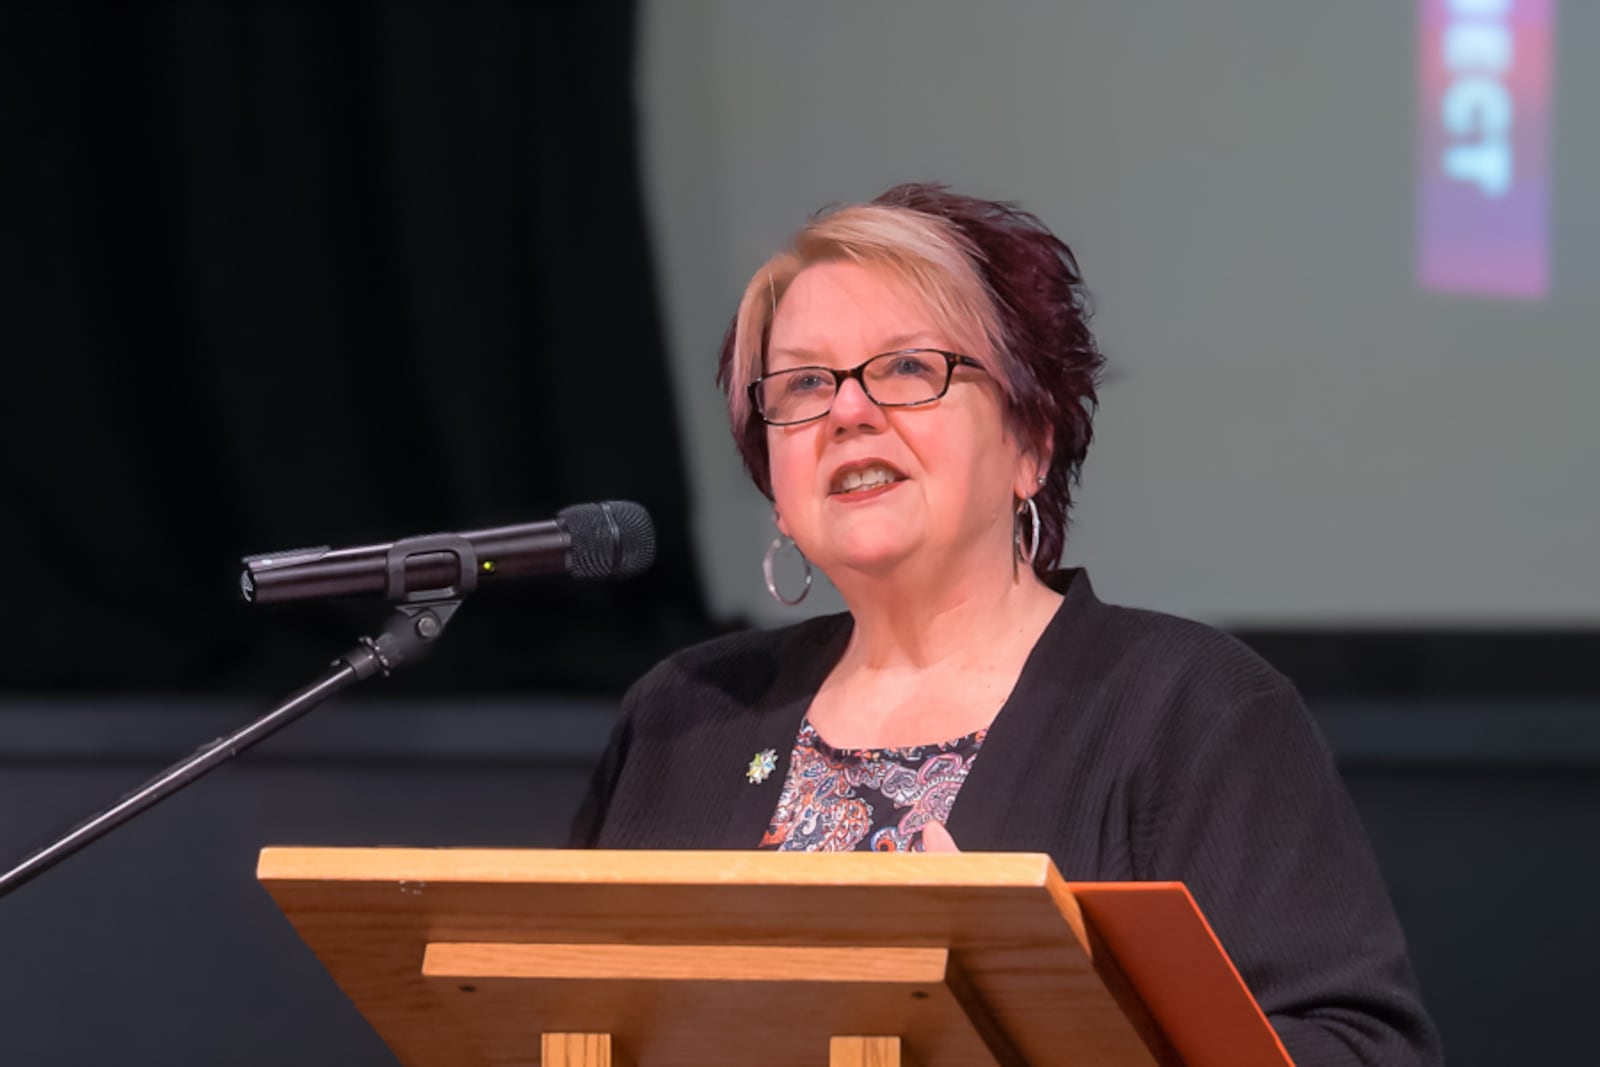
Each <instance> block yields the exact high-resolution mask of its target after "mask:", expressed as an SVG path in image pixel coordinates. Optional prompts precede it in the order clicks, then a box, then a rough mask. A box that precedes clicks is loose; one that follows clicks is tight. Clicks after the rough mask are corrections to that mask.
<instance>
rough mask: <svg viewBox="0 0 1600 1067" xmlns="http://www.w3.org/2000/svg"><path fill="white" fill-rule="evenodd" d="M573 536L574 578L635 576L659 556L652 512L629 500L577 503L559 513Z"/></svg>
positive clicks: (572, 562)
mask: <svg viewBox="0 0 1600 1067" xmlns="http://www.w3.org/2000/svg"><path fill="white" fill-rule="evenodd" d="M556 518H558V519H560V520H561V525H562V526H563V528H565V529H566V531H567V536H568V537H570V538H571V541H572V544H571V548H570V549H569V550H568V559H569V560H570V562H571V567H572V576H573V577H574V578H632V577H633V576H634V575H636V574H642V573H644V572H645V571H646V570H649V568H650V564H652V563H654V562H655V559H656V528H655V524H654V523H653V522H651V521H650V513H649V512H648V511H646V510H645V509H644V508H642V507H640V506H639V505H638V504H635V503H633V502H632V501H629V500H607V501H605V502H604V503H600V504H574V505H573V506H572V507H570V508H563V509H562V510H561V511H558V512H557V513H556Z"/></svg>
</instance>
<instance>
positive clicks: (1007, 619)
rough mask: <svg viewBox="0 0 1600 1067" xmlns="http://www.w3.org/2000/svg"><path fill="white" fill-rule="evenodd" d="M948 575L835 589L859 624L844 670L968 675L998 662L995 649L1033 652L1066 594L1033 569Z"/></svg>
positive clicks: (854, 582) (859, 581)
mask: <svg viewBox="0 0 1600 1067" xmlns="http://www.w3.org/2000/svg"><path fill="white" fill-rule="evenodd" d="M988 570H989V572H988V573H985V572H983V571H973V570H967V571H964V572H963V573H962V575H961V577H960V578H951V577H949V576H948V575H946V576H943V577H940V576H928V577H926V578H921V577H914V576H911V577H908V576H904V575H897V576H890V577H885V578H872V577H866V576H849V577H848V578H847V579H846V580H845V581H844V582H836V584H838V585H839V591H840V593H841V595H842V596H843V597H844V601H845V604H846V606H847V607H849V609H850V614H851V615H852V616H853V618H854V620H855V626H854V630H853V632H852V634H851V638H850V644H849V646H848V647H847V648H846V649H845V652H844V655H843V657H842V658H841V660H840V663H839V668H840V669H842V670H846V671H850V672H855V671H863V672H872V673H876V672H895V671H900V670H914V671H926V670H929V669H934V668H939V667H954V668H958V669H959V668H962V667H964V666H966V665H967V664H982V663H984V662H987V661H990V660H991V659H992V658H993V653H994V651H995V650H996V649H997V647H1004V646H1007V645H1010V644H1011V643H1012V642H1015V641H1019V640H1021V641H1026V642H1027V644H1028V647H1030V648H1031V647H1032V644H1033V642H1034V641H1036V640H1037V639H1038V636H1039V634H1040V633H1041V632H1043V630H1044V627H1045V625H1046V624H1048V622H1049V620H1050V618H1051V616H1053V615H1054V614H1055V611H1056V608H1057V607H1059V606H1060V604H1061V594H1059V593H1057V592H1056V591H1055V590H1053V589H1051V588H1050V587H1049V586H1047V585H1045V584H1044V582H1043V581H1041V580H1040V579H1039V577H1038V576H1037V575H1036V574H1035V573H1034V572H1033V569H1032V568H1031V567H1027V566H1019V567H1017V568H1016V569H1015V572H1013V568H1012V566H1011V564H1010V561H1007V562H1006V564H1005V566H1004V567H1003V568H999V567H990V568H989V569H988Z"/></svg>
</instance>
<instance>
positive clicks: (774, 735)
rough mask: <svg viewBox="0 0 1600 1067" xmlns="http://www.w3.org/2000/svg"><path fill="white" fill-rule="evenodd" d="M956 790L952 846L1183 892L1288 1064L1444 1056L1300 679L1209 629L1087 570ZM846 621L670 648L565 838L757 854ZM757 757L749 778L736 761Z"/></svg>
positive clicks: (632, 704)
mask: <svg viewBox="0 0 1600 1067" xmlns="http://www.w3.org/2000/svg"><path fill="white" fill-rule="evenodd" d="M1053 584H1056V585H1057V587H1058V588H1063V589H1064V591H1065V599H1064V600H1063V603H1062V605H1061V607H1060V609H1059V610H1058V611H1057V613H1056V615H1055V617H1054V618H1053V619H1052V620H1051V622H1050V624H1049V626H1048V627H1047V628H1046V629H1045V631H1044V633H1043V634H1042V635H1041V636H1040V638H1039V641H1038V644H1037V645H1035V647H1034V649H1033V652H1032V653H1031V655H1030V656H1029V657H1028V661H1027V663H1026V664H1025V665H1024V667H1023V670H1022V674H1021V676H1020V677H1019V678H1018V679H1017V685H1016V688H1015V689H1014V690H1013V691H1012V693H1011V696H1010V698H1009V699H1008V700H1007V701H1006V703H1005V706H1004V707H1003V708H1002V709H1001V710H1000V713H999V714H998V715H997V716H996V718H995V720H994V724H993V725H992V726H991V728H990V730H989V734H988V736H987V738H986V739H985V741H984V745H983V749H982V751H981V752H980V753H979V755H978V758H977V759H976V760H975V761H974V763H973V766H972V770H971V772H970V773H969V774H968V777H967V779H966V782H965V784H963V786H962V788H961V792H960V793H959V794H958V795H957V797H956V802H955V807H954V809H953V810H952V812H951V815H950V821H949V824H948V828H949V830H950V833H951V836H953V837H954V838H955V841H956V843H957V844H958V845H959V846H960V847H961V848H963V849H969V850H983V851H1014V852H1047V853H1049V854H1050V856H1051V857H1052V858H1053V859H1054V860H1055V863H1056V866H1057V867H1058V868H1060V870H1061V874H1062V875H1063V877H1065V878H1066V879H1067V880H1068V881H1083V882H1089V881H1147V880H1148V881H1181V882H1184V883H1185V884H1187V886H1188V887H1189V891H1190V892H1191V893H1192V894H1193V895H1194V898H1195V900H1196V901H1197V902H1198V903H1199V905H1200V908H1201V910H1202V911H1204V913H1205V915H1206V917H1207V919H1208V920H1210V922H1211V925H1212V927H1213V928H1214V929H1215V931H1216V934H1217V936H1218V938H1220V940H1221V941H1222V944H1223V945H1224V946H1225V947H1226V948H1227V950H1228V953H1229V955H1231V956H1232V958H1233V961H1234V963H1235V965H1236V966H1237V967H1238V969H1239V972H1240V974H1242V975H1243V976H1244V979H1245V981H1246V983H1247V984H1248V985H1249V987H1250V990H1251V992H1252V993H1253V994H1254V995H1255V997H1256V999H1257V1001H1258V1002H1259V1003H1260V1004H1261V1008H1262V1010H1263V1011H1264V1012H1266V1014H1267V1017H1268V1019H1269V1021H1270V1022H1271V1023H1272V1026H1273V1027H1274V1029H1276V1030H1277V1032H1278V1035H1279V1037H1280V1038H1281V1039H1282V1040H1283V1043H1284V1046H1285V1047H1286V1048H1287V1049H1288V1050H1289V1053H1290V1055H1291V1056H1293V1057H1294V1060H1295V1063H1296V1064H1297V1065H1299V1067H1320V1065H1327V1067H1333V1065H1351V1064H1367V1065H1380V1064H1381V1065H1391V1064H1392V1065H1402V1064H1404V1065H1411V1064H1435V1063H1438V1062H1440V1052H1439V1046H1438V1039H1437V1035H1436V1034H1435V1032H1434V1030H1433V1027H1432V1024H1431V1023H1430V1022H1429V1020H1428V1017H1427V1014H1426V1013H1425V1012H1424V1010H1423V1008H1422V1004H1421V1001H1420V999H1419V997H1418V993H1417V987H1416V980H1415V978H1414V977H1413V975H1412V971H1411V966H1410V963H1409V961H1408V960H1407V958H1406V950H1405V941H1404V938H1403V936H1402V935H1401V932H1400V927H1399V924H1398V923H1397V922H1396V920H1395V917H1394V913H1393V910H1392V908H1391V906H1390V903H1389V899H1388V894H1387V892H1386V890H1385V889H1384V885H1383V881H1382V877H1381V876H1380V874H1379V872H1378V868H1377V864H1376V862H1375V860H1374V859H1373V856H1372V853H1371V850H1370V848H1369V846H1368V844H1367V841H1366V838H1365V835H1364V833H1363V831H1362V829H1361V825H1360V822H1359V820H1358V819H1357V816H1356V813H1355V809H1354V808H1353V806H1352V805H1351V803H1350V800H1349V797H1348V796H1347V794H1346V793H1345V790H1344V787H1343V785H1342V783H1341V782H1340V780H1339V776H1338V772H1337V771H1336V770H1335V768H1334V766H1333V761H1332V759H1331V758H1330V756H1329V754H1328V751H1327V748H1326V746H1325V745H1324V744H1323V742H1322V739H1321V737H1320V736H1319V735H1318V733H1317V731H1316V727H1315V725H1314V724H1313V723H1312V721H1311V717H1310V715H1309V714H1308V713H1307V712H1306V710H1305V707H1304V705H1303V704H1302V703H1301V701H1300V698H1299V696H1298V695H1297V694H1296V693H1295V691H1294V688H1293V686H1291V685H1290V683H1289V682H1288V681H1287V680H1286V679H1284V678H1283V677H1282V676H1281V675H1279V674H1278V673H1276V672H1275V671H1273V670H1272V668H1270V667H1269V666H1267V664H1266V663H1264V662H1263V661H1262V660H1261V659H1259V658H1258V657H1257V656H1256V655H1255V654H1254V653H1252V652H1250V651H1249V650H1248V649H1247V648H1245V647H1244V646H1243V645H1241V644H1240V643H1238V642H1237V641H1235V640H1234V639H1232V638H1231V637H1228V636H1227V635H1225V634H1222V633H1219V632H1218V631H1216V630H1212V629H1210V628H1208V627H1205V626H1202V625H1200V624H1198V623H1194V622H1188V621H1185V620H1182V619H1176V618H1172V617H1170V616H1166V615H1159V614H1156V613H1154V612H1147V611H1137V610H1133V609H1128V608H1120V607H1113V606H1110V605H1106V604H1102V603H1101V602H1100V601H1099V600H1097V599H1096V598H1095V595H1094V591H1093V589H1092V588H1091V587H1090V585H1089V579H1088V576H1087V575H1085V574H1083V573H1082V572H1081V571H1080V572H1071V571H1069V572H1063V573H1062V574H1060V575H1058V576H1057V582H1055V583H1053ZM851 626H852V621H851V619H850V617H849V616H848V615H835V616H830V617H827V618H820V619H812V620H810V621H807V622H803V623H800V624H798V625H795V626H790V627H787V628H785V629H781V630H776V631H768V632H761V631H752V632H746V633H740V634H735V635H733V636H731V637H726V638H722V639H719V640H716V641H712V642H709V643H707V644H704V645H700V646H697V647H695V648H691V649H688V650H686V651H684V652H680V653H678V654H677V655H675V656H672V657H671V658H669V659H667V660H666V661H664V662H662V663H661V664H659V665H658V666H657V667H655V669H653V670H652V671H650V673H648V674H647V675H645V676H644V678H642V679H640V680H639V682H638V683H636V684H635V685H634V686H633V688H632V689H630V690H629V692H628V694H627V696H626V697H624V699H623V714H622V717H621V719H620V720H619V721H618V723H617V727H616V730H615V731H614V733H613V735H612V739H611V744H610V746H609V747H608V749H607V751H606V754H605V757H604V759H603V760H602V762H601V765H600V767H599V769H598V770H597V771H596V774H595V778H594V782H593V784H592V785H591V787H590V791H589V794H588V796H587V797H586V798H585V801H584V803H583V806H582V808H581V809H580V810H579V813H578V818H577V822H576V824H575V826H574V829H573V843H574V844H575V845H580V846H595V847H602V848H731V849H740V848H753V847H755V845H756V843H757V842H758V841H760V839H761V836H762V834H763V833H764V832H765V830H766V829H767V825H768V823H769V821H770V819H771V818H772V814H773V809H774V808H775V807H776V806H777V801H778V793H779V791H780V790H781V789H782V786H783V782H784V779H785V776H786V775H787V773H788V768H789V755H790V752H791V750H792V748H793V745H794V741H795V733H796V731H797V730H798V729H799V726H800V722H801V719H802V717H803V716H804V714H805V712H806V709H807V707H808V706H809V705H810V702H811V699H812V697H813V696H814V695H815V694H816V692H817V689H818V688H819V687H820V686H821V684H822V681H823V679H824V678H825V677H826V676H827V674H828V672H829V671H830V670H831V669H832V668H833V666H834V665H835V664H836V663H837V662H838V660H839V657H840V655H841V654H842V652H843V651H844V647H845V643H846V642H847V641H848V639H849V636H850V630H851ZM766 749H772V750H773V751H774V752H776V753H777V756H778V764H777V768H776V769H775V770H774V771H773V773H772V775H771V776H770V777H768V778H767V779H766V780H765V781H764V782H762V783H761V784H759V785H755V784H751V783H750V782H749V781H748V780H747V779H746V777H745V769H746V767H747V766H748V765H749V763H750V759H751V757H752V756H754V755H755V754H756V753H758V752H761V751H763V750H766Z"/></svg>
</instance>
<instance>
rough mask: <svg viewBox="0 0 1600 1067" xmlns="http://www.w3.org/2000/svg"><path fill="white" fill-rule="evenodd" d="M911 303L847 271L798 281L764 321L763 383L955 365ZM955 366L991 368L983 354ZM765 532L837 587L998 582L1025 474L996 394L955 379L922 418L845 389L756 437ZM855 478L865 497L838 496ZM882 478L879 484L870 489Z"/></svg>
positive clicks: (966, 378)
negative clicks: (876, 367) (899, 355)
mask: <svg viewBox="0 0 1600 1067" xmlns="http://www.w3.org/2000/svg"><path fill="white" fill-rule="evenodd" d="M933 322H934V319H933V316H932V315H931V314H929V312H928V310H927V308H926V307H925V306H924V304H923V302H922V301H921V300H920V299H919V298H918V297H917V296H916V295H915V293H914V292H913V291H911V290H910V288H909V287H907V286H906V285H905V284H903V283H901V282H899V281H898V280H897V279H895V278H893V277H892V276H890V275H888V274H885V273H882V272H879V271H874V270H872V269H870V268H867V267H863V266H860V265H858V264H855V263H850V262H828V263H819V264H815V265H813V266H810V267H807V268H806V269H805V270H803V271H801V272H800V274H799V275H798V276H797V277H796V278H795V280H794V281H793V283H792V284H791V285H790V286H789V289H788V291H787V292H786V293H785V294H784V297H783V299H782V301H780V302H779V304H778V308H777V311H776V313H775V314H774V316H773V320H772V330H771V335H770V343H769V345H768V349H767V368H766V372H767V373H771V372H773V371H777V370H783V369H785V368H788V367H799V366H817V365H820V366H826V367H833V368H835V369H838V370H845V369H848V368H851V367H854V366H856V365H858V364H860V363H862V362H863V361H865V360H867V359H869V358H871V357H872V356H875V355H878V354H880V353H883V352H892V351H897V350H900V349H905V348H916V347H927V348H938V349H946V350H951V351H962V348H961V346H960V345H959V343H958V342H957V341H956V339H955V338H952V337H948V336H945V335H944V334H942V333H941V332H940V331H938V329H937V328H936V327H934V325H933ZM966 354H968V355H970V356H972V357H973V358H975V359H977V360H978V361H979V362H981V363H983V364H984V365H985V366H990V367H992V366H993V357H992V355H991V354H990V353H989V352H987V351H983V352H974V351H969V352H967V353H966ZM767 445H768V453H769V456H770V460H771V475H772V494H773V500H774V503H775V505H776V509H777V513H778V526H779V529H780V530H782V531H783V532H784V533H786V534H788V535H789V536H790V537H793V538H794V539H795V541H796V542H797V543H798V544H799V546H800V549H801V551H803V552H804V553H805V554H806V555H807V556H808V557H809V558H810V559H811V560H812V562H814V563H815V564H816V565H817V566H819V567H821V568H822V570H823V571H824V572H825V573H827V574H829V575H830V577H833V578H834V580H835V581H838V580H839V579H840V578H841V577H842V576H843V575H844V572H847V571H856V572H859V573H862V574H868V575H874V576H880V577H881V576H884V575H886V574H888V573H890V572H891V571H892V570H893V569H894V568H895V567H897V566H900V565H902V564H908V563H909V564H910V565H911V567H912V569H913V570H915V571H922V572H927V573H934V572H933V571H930V570H928V568H938V571H937V573H939V574H940V575H943V576H948V577H950V578H958V577H960V576H963V575H966V574H968V573H969V572H981V571H983V570H985V569H990V568H992V569H996V570H997V572H1003V573H1004V574H1006V575H1009V574H1010V573H1011V572H1010V566H1011V563H1010V559H1011V551H1012V549H1011V524H1012V509H1013V506H1014V501H1015V499H1016V498H1017V497H1021V496H1031V495H1032V494H1033V492H1034V488H1035V487H1034V478H1035V476H1036V474H1037V472H1038V466H1037V464H1036V463H1035V461H1034V460H1033V458H1032V457H1031V456H1027V455H1025V454H1024V453H1023V451H1022V449H1021V448H1020V446H1019V445H1018V443H1017V442H1016V441H1015V440H1014V439H1013V438H1012V436H1011V435H1010V434H1009V433H1008V432H1007V430H1006V427H1005V425H1004V419H1003V416H1002V408H1001V389H1000V385H999V383H998V382H997V381H996V380H995V379H994V378H992V377H990V376H989V374H987V373H985V372H984V371H981V370H977V369H976V368H971V367H957V368H956V370H955V374H954V376H953V377H952V378H951V380H950V388H949V390H948V391H947V392H946V393H945V395H944V396H943V397H942V398H941V399H939V400H936V401H934V402H933V403H931V404H926V405H923V406H920V407H910V408H881V407H878V406H877V405H876V404H874V403H873V402H872V401H871V400H870V399H868V398H867V396H866V394H865V393H864V392H862V389H861V386H860V384H859V383H858V382H855V381H846V382H845V383H844V385H843V386H841V387H840V389H839V393H838V395H837V396H836V397H835V398H834V401H833V408H832V410H831V411H829V413H828V414H827V415H824V416H823V417H821V418H819V419H816V420H814V421H812V422H808V423H805V424H803V425H799V426H769V427H768V428H767ZM853 475H862V476H864V480H865V482H866V483H867V485H868V487H865V488H863V487H853V488H846V485H847V483H848V484H850V485H852V486H854V483H855V482H856V481H857V479H856V478H855V477H852V476H853ZM885 476H887V482H886V483H885V484H877V485H876V486H873V485H872V483H873V482H875V481H877V480H878V479H880V478H883V477H885Z"/></svg>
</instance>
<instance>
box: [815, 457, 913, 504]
mask: <svg viewBox="0 0 1600 1067" xmlns="http://www.w3.org/2000/svg"><path fill="white" fill-rule="evenodd" d="M904 480H905V475H903V474H901V473H900V472H899V471H897V470H895V469H894V468H893V467H890V466H888V465H887V464H882V463H874V464H871V465H869V466H866V467H854V468H851V469H849V470H844V471H841V472H839V473H838V474H836V475H834V478H833V484H832V485H830V486H829V487H828V492H829V493H830V494H831V495H834V496H852V495H856V494H861V493H870V492H872V491H873V490H875V489H883V488H885V487H887V486H890V485H893V484H895V483H896V482H902V481H904Z"/></svg>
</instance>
